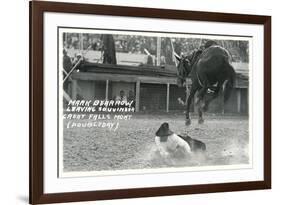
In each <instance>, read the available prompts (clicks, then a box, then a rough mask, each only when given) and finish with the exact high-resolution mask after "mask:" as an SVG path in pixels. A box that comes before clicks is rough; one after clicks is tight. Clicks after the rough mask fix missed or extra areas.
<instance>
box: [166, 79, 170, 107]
mask: <svg viewBox="0 0 281 205" xmlns="http://www.w3.org/2000/svg"><path fill="white" fill-rule="evenodd" d="M169 103H170V83H167V98H166V112H169Z"/></svg>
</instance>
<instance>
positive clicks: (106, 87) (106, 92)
mask: <svg viewBox="0 0 281 205" xmlns="http://www.w3.org/2000/svg"><path fill="white" fill-rule="evenodd" d="M108 87H109V80H106V85H105V100H108Z"/></svg>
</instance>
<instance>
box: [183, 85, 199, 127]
mask: <svg viewBox="0 0 281 205" xmlns="http://www.w3.org/2000/svg"><path fill="white" fill-rule="evenodd" d="M196 91H197V86H194V85H192V86H191V90H190V93H189V96H188V99H187V105H186V118H185V125H187V126H188V125H190V124H191V120H190V116H189V110H190V105H191V101H192V99H193V97H194V94H195V93H196Z"/></svg>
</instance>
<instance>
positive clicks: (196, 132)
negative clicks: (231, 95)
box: [63, 114, 249, 172]
mask: <svg viewBox="0 0 281 205" xmlns="http://www.w3.org/2000/svg"><path fill="white" fill-rule="evenodd" d="M72 121H73V120H72ZM75 121H77V122H83V120H75ZM68 122H69V120H64V138H63V166H64V171H65V172H71V171H99V170H124V169H143V168H146V169H147V168H161V167H182V166H206V165H230V164H247V163H248V161H249V156H248V145H249V128H248V126H249V123H248V117H241V116H215V115H208V116H205V123H204V124H198V123H197V116H193V117H192V124H191V125H190V126H189V127H186V126H185V124H184V115H183V114H157V115H152V114H134V115H133V117H132V119H131V120H129V121H120V126H119V128H118V129H117V130H116V131H115V132H114V131H112V130H109V129H106V128H95V127H92V128H66V127H67V123H68ZM163 122H168V123H169V124H170V129H171V130H172V131H174V132H176V133H178V134H183V135H184V134H188V135H189V136H191V137H192V138H195V139H198V140H201V141H203V142H204V143H205V144H206V146H207V151H206V153H204V154H199V155H194V156H192V157H191V158H190V159H189V160H186V159H185V160H181V159H174V160H172V161H170V162H169V163H167V161H164V160H163V159H161V157H160V156H159V155H158V154H157V151H156V147H155V143H154V137H155V132H156V130H157V129H158V128H159V126H160V125H161V124H162V123H163Z"/></svg>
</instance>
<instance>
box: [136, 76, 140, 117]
mask: <svg viewBox="0 0 281 205" xmlns="http://www.w3.org/2000/svg"><path fill="white" fill-rule="evenodd" d="M139 111H140V81H139V80H138V81H137V82H136V112H139Z"/></svg>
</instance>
